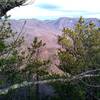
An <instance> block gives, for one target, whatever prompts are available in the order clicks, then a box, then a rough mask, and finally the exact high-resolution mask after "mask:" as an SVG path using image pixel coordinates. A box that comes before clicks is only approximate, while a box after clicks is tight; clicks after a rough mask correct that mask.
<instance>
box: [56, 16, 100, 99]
mask: <svg viewBox="0 0 100 100" xmlns="http://www.w3.org/2000/svg"><path fill="white" fill-rule="evenodd" d="M58 43H59V44H60V45H61V46H62V48H61V49H59V50H58V56H59V60H60V65H59V68H60V69H61V70H63V71H64V72H65V73H66V75H67V76H68V77H70V78H72V77H74V78H76V82H77V83H78V82H82V83H81V84H84V85H85V86H86V87H87V88H88V87H90V89H89V90H90V91H89V90H88V89H87V92H88V93H89V94H88V95H90V94H91V95H90V97H92V99H93V100H94V98H95V95H96V94H95V93H96V92H95V90H97V89H96V86H98V85H99V83H100V75H99V71H100V70H99V68H100V28H99V27H96V26H95V24H94V23H93V22H92V21H91V22H90V23H89V24H86V23H85V20H84V19H83V18H82V17H80V19H79V21H78V23H77V24H76V25H75V28H74V29H70V28H64V29H63V34H62V36H59V37H58ZM83 73H84V74H83ZM78 75H79V76H78ZM75 76H76V77H75ZM74 78H72V79H74ZM72 82H73V81H72ZM76 82H75V83H76ZM73 84H74V83H73ZM82 87H83V86H82ZM93 88H95V89H93ZM97 94H98V92H97ZM92 99H91V100H92ZM96 100H97V99H96Z"/></svg>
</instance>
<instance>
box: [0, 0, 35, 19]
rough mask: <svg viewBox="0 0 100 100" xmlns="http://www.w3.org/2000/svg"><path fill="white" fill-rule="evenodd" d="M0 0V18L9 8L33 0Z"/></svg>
mask: <svg viewBox="0 0 100 100" xmlns="http://www.w3.org/2000/svg"><path fill="white" fill-rule="evenodd" d="M27 1H29V0H1V1H0V18H1V17H2V16H4V15H5V14H6V13H7V12H8V11H9V10H11V9H13V8H15V7H19V6H23V5H27V4H29V3H32V2H33V1H34V0H30V2H27Z"/></svg>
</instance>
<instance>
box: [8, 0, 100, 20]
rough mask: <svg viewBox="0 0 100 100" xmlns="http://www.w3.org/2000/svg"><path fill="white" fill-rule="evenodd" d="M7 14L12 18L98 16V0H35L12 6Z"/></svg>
mask: <svg viewBox="0 0 100 100" xmlns="http://www.w3.org/2000/svg"><path fill="white" fill-rule="evenodd" d="M8 14H10V15H11V18H13V19H24V18H37V19H54V18H58V17H80V16H83V17H88V18H89V17H93V18H100V0H35V2H34V3H33V4H32V5H27V6H23V7H17V8H14V9H12V10H11V11H9V12H8Z"/></svg>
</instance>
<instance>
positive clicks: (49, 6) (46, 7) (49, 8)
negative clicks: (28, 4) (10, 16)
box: [36, 3, 59, 10]
mask: <svg viewBox="0 0 100 100" xmlns="http://www.w3.org/2000/svg"><path fill="white" fill-rule="evenodd" d="M36 7H38V8H41V9H46V10H57V9H59V6H56V5H52V4H46V3H44V4H39V5H36Z"/></svg>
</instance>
